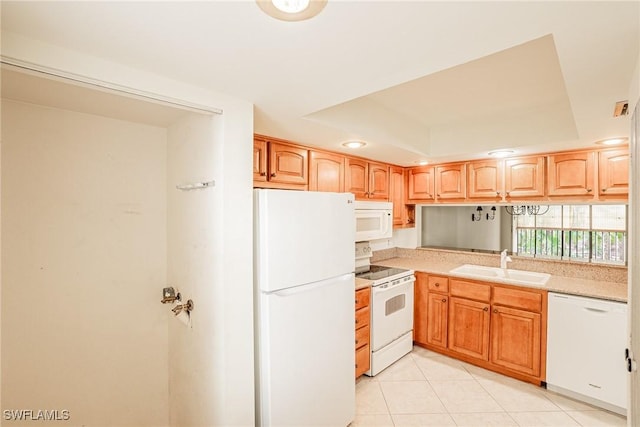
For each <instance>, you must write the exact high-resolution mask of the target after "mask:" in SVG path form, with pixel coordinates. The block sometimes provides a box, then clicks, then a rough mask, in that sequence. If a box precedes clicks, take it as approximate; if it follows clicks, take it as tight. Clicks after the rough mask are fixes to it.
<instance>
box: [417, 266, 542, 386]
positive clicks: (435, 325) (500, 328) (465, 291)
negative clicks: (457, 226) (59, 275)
mask: <svg viewBox="0 0 640 427" xmlns="http://www.w3.org/2000/svg"><path fill="white" fill-rule="evenodd" d="M414 301H415V302H414V303H415V307H414V342H415V343H416V344H417V345H420V346H422V347H425V348H427V349H430V350H433V351H436V352H439V353H442V354H446V355H448V356H451V357H454V358H457V359H460V360H463V361H465V362H468V363H472V364H475V365H477V366H480V367H483V368H486V369H490V370H493V371H496V372H499V373H502V374H504V375H508V376H511V377H514V378H517V379H520V380H523V381H528V382H531V383H533V384H537V385H540V384H542V382H544V381H545V375H546V342H547V341H546V336H547V334H546V329H547V323H546V322H547V319H546V317H547V292H546V291H544V290H540V289H533V288H524V287H519V286H511V285H505V284H497V283H495V284H494V283H490V282H481V281H475V280H467V279H459V278H456V277H446V276H441V275H430V274H427V273H423V272H416V284H415V300H414Z"/></svg>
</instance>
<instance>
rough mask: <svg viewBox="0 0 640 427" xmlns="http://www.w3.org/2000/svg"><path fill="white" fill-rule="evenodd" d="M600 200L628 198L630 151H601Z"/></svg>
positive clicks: (599, 172)
mask: <svg viewBox="0 0 640 427" xmlns="http://www.w3.org/2000/svg"><path fill="white" fill-rule="evenodd" d="M598 175H599V177H598V178H599V179H598V181H599V188H600V198H610V197H616V198H618V197H620V196H623V197H628V195H629V150H628V149H621V150H608V151H601V152H600V153H599V157H598Z"/></svg>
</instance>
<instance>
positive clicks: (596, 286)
mask: <svg viewBox="0 0 640 427" xmlns="http://www.w3.org/2000/svg"><path fill="white" fill-rule="evenodd" d="M375 264H377V265H385V266H388V267H396V268H407V269H410V270H414V271H420V272H424V273H430V274H440V275H446V276H452V277H460V278H462V279H468V276H462V275H456V274H455V273H451V272H450V271H451V270H452V269H454V268H456V267H459V266H460V265H462V264H458V263H451V262H434V261H422V260H419V259H415V258H390V259H385V260H381V261H377V262H376V263H375ZM474 280H480V279H474ZM480 281H482V280H480ZM485 281H487V280H485ZM488 282H490V280H488ZM501 284H503V285H507V286H518V287H525V288H526V287H528V288H534V289H544V290H546V291H549V292H558V293H562V294H569V295H577V296H583V297H590V298H599V299H605V300H611V301H618V302H625V303H626V302H627V298H628V293H627V292H628V291H627V284H626V283H617V282H605V281H599V280H590V279H580V278H575V277H565V276H557V275H553V274H552V275H551V277H550V278H549V281H548V282H547V283H546V284H545V285H543V286H535V285H530V286H529V285H524V284H520V283H518V284H515V283H514V284H509V283H501ZM370 285H371V281H370V280H364V279H358V278H356V290H358V289H362V288H365V287H367V286H370Z"/></svg>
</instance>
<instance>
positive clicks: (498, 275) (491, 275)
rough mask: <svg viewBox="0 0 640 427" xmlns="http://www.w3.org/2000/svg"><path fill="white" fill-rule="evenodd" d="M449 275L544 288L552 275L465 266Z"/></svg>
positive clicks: (451, 271)
mask: <svg viewBox="0 0 640 427" xmlns="http://www.w3.org/2000/svg"><path fill="white" fill-rule="evenodd" d="M449 273H451V274H453V275H456V276H461V277H466V278H470V279H477V280H489V281H493V282H501V283H512V284H518V285H529V286H544V285H545V284H546V283H547V281H548V280H549V278H550V277H551V275H549V274H547V273H537V272H534V271H524V270H513V269H502V268H498V267H486V266H484V265H473V264H464V265H461V266H460V267H456V268H454V269H453V270H450V271H449Z"/></svg>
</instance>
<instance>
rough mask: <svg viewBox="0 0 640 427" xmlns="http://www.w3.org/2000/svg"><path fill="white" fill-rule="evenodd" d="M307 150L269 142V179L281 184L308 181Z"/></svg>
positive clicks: (304, 183) (303, 183)
mask: <svg viewBox="0 0 640 427" xmlns="http://www.w3.org/2000/svg"><path fill="white" fill-rule="evenodd" d="M308 152H309V151H308V150H306V149H304V148H299V147H296V146H292V145H288V144H281V143H279V142H270V143H269V173H270V174H269V181H271V182H278V183H281V184H301V185H306V184H307V182H308V173H307V172H308Z"/></svg>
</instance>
